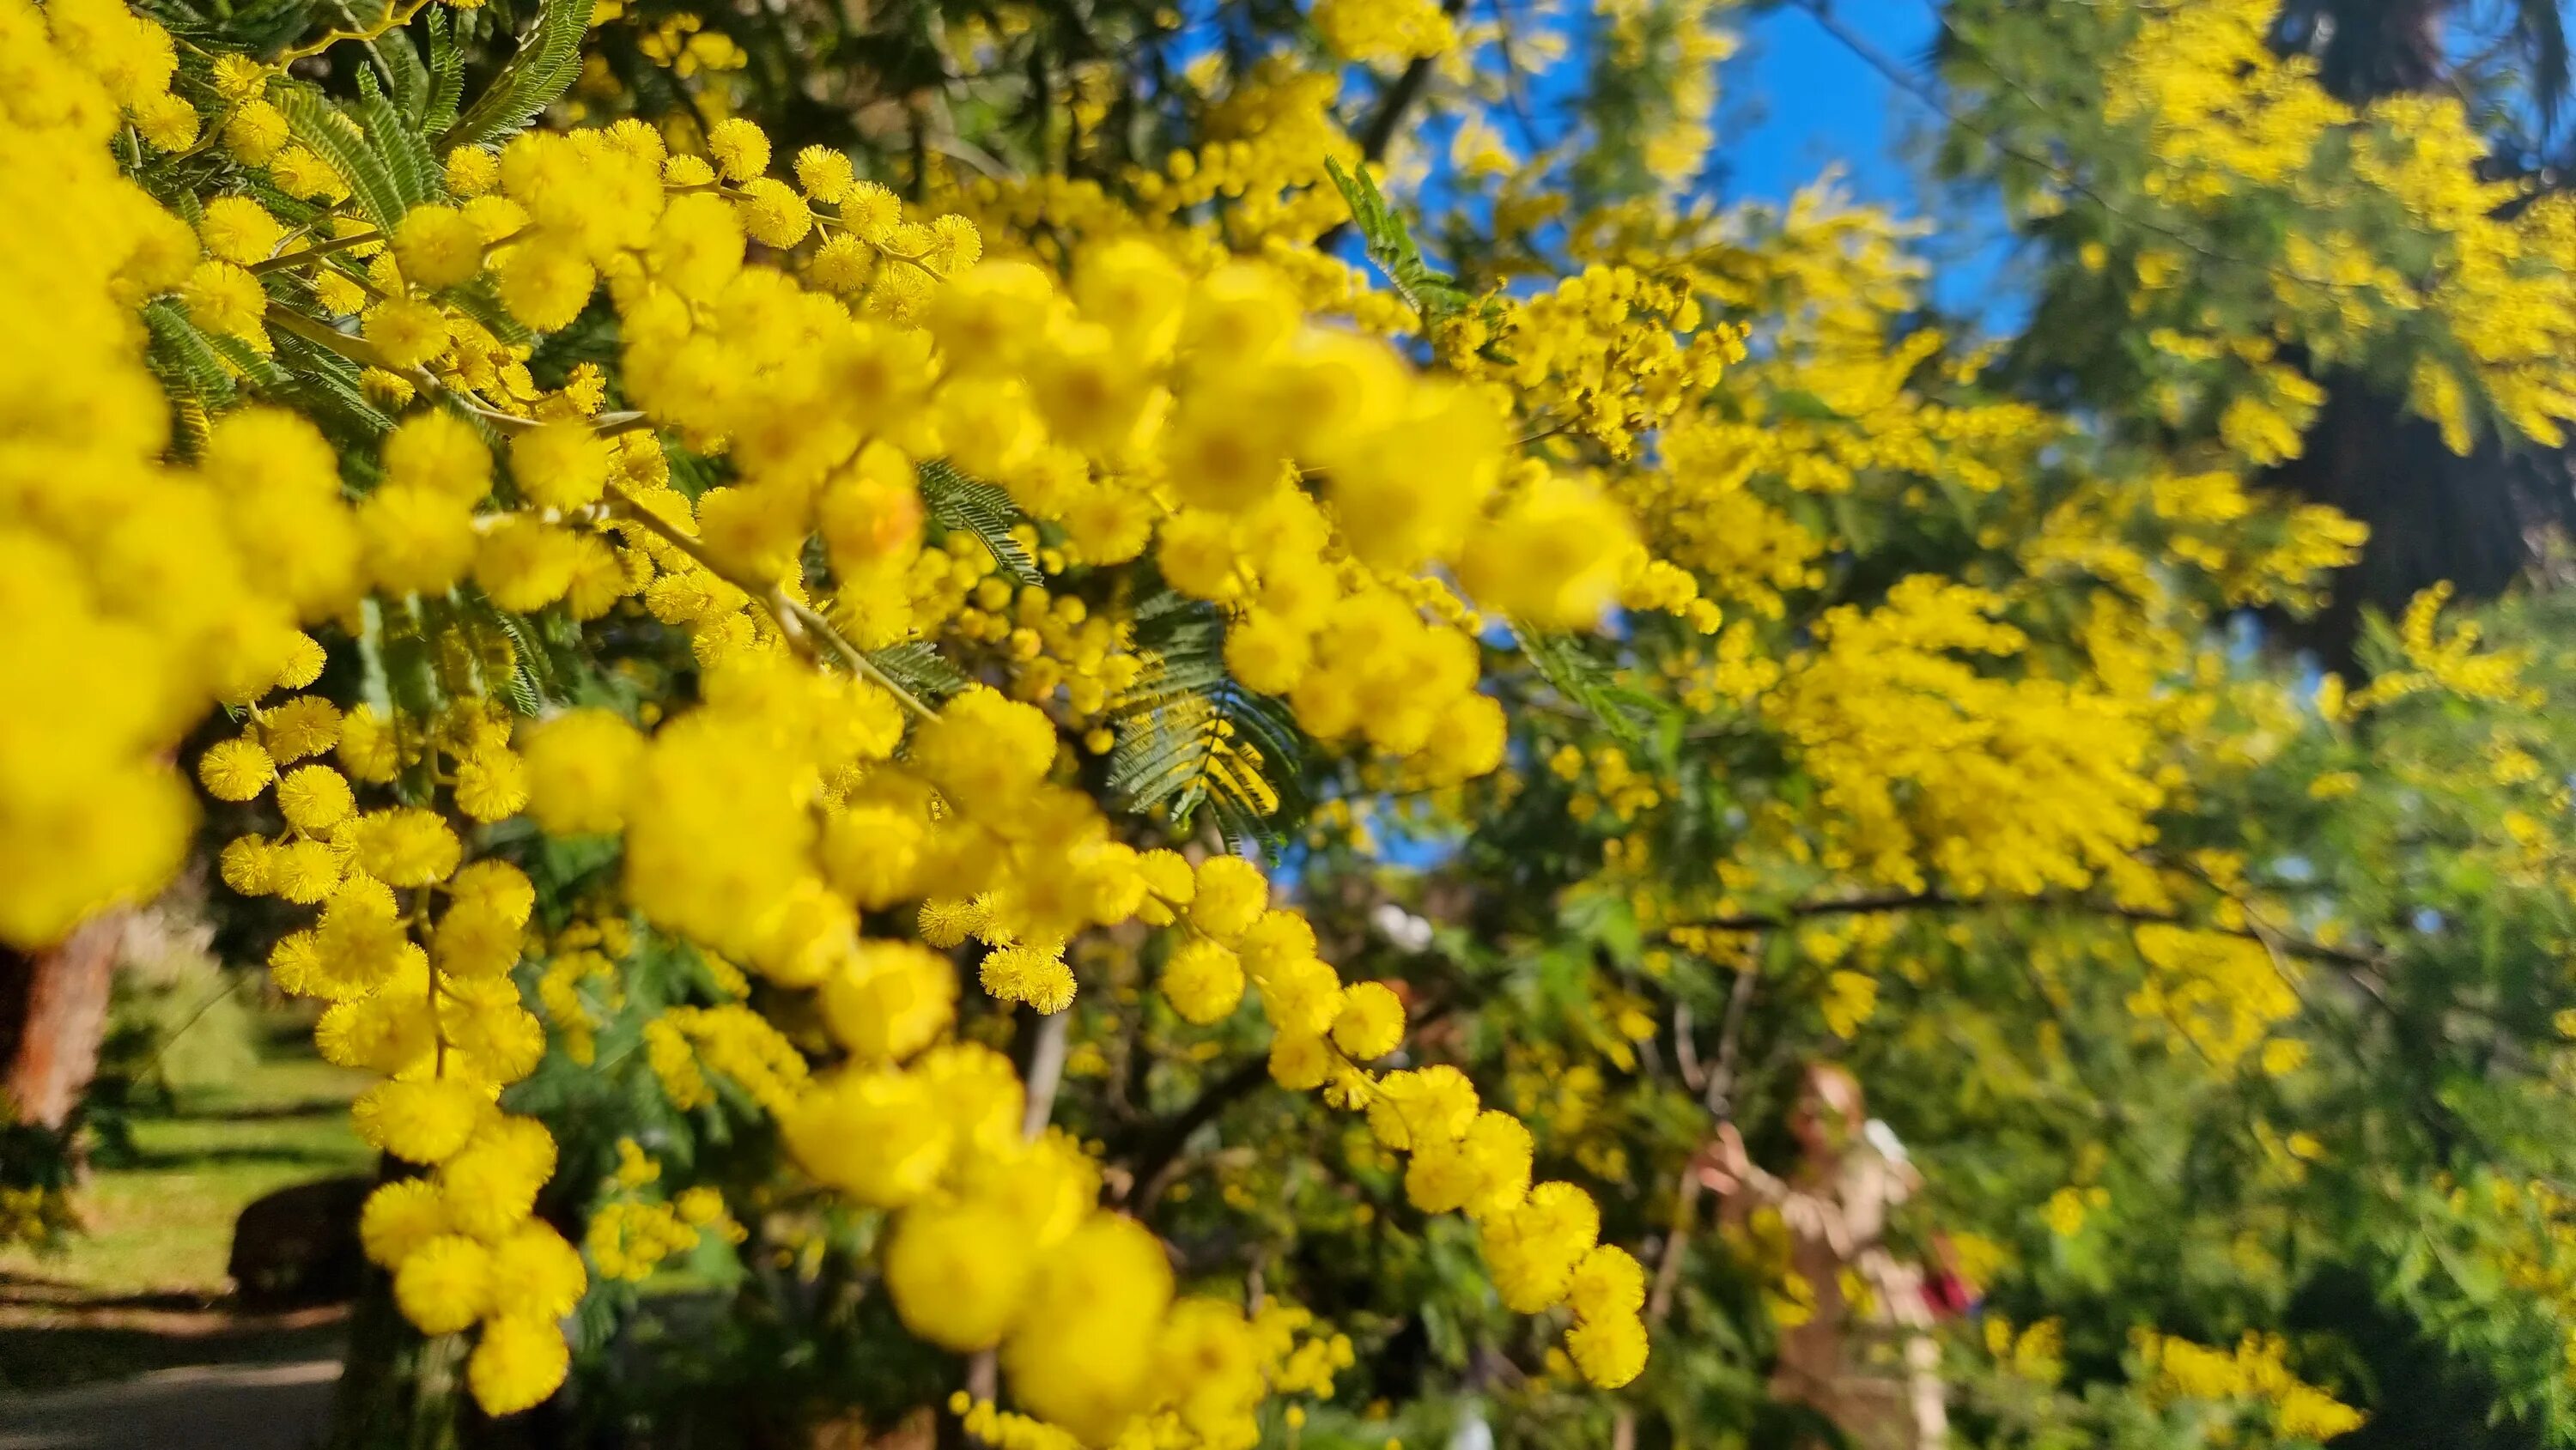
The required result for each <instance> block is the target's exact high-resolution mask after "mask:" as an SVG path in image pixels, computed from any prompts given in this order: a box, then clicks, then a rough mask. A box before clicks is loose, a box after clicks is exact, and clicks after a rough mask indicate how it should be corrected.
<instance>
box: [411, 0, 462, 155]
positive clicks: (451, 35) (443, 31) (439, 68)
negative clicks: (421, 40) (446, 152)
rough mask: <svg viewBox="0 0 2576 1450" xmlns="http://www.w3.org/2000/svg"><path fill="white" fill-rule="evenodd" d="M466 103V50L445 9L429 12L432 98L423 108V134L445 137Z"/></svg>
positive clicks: (443, 7) (437, 8)
mask: <svg viewBox="0 0 2576 1450" xmlns="http://www.w3.org/2000/svg"><path fill="white" fill-rule="evenodd" d="M464 99H465V47H464V46H463V45H461V44H459V43H458V41H457V37H456V27H455V25H454V24H453V23H451V22H450V21H449V19H448V12H447V8H446V7H445V6H439V7H436V8H434V9H432V10H431V11H430V12H429V97H428V99H427V100H426V101H425V102H424V103H423V104H422V106H421V113H420V133H421V134H422V135H423V136H437V135H442V134H444V133H445V132H446V131H447V130H448V128H450V127H452V126H454V125H455V124H456V108H457V106H458V104H459V103H461V102H462V101H463V100H464Z"/></svg>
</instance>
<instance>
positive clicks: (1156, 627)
mask: <svg viewBox="0 0 2576 1450" xmlns="http://www.w3.org/2000/svg"><path fill="white" fill-rule="evenodd" d="M1136 619H1137V643H1138V646H1139V647H1140V648H1141V649H1143V650H1145V651H1147V652H1148V653H1150V654H1151V655H1152V657H1153V658H1154V661H1155V663H1154V665H1153V666H1152V668H1151V669H1149V670H1148V672H1147V673H1146V674H1145V676H1144V677H1143V678H1142V679H1140V680H1139V681H1138V682H1137V684H1136V687H1135V688H1134V689H1132V690H1130V691H1129V692H1128V693H1127V695H1126V696H1125V697H1124V698H1122V699H1120V700H1119V701H1118V702H1117V703H1116V704H1115V705H1114V706H1113V707H1112V710H1111V715H1112V718H1113V720H1114V722H1115V727H1116V730H1117V734H1118V743H1117V745H1116V747H1115V748H1113V749H1112V750H1111V752H1110V756H1109V775H1108V786H1109V789H1110V790H1111V791H1112V792H1114V793H1115V794H1116V795H1117V796H1118V798H1119V800H1120V802H1121V804H1122V805H1123V806H1124V807H1125V808H1126V809H1128V810H1132V811H1136V812H1139V813H1154V812H1161V813H1163V814H1165V815H1167V816H1168V817H1169V819H1170V820H1171V821H1172V823H1173V824H1174V825H1176V826H1181V827H1186V826H1187V825H1188V824H1189V822H1190V819H1191V817H1192V816H1193V815H1195V814H1196V813H1197V811H1198V808H1199V807H1200V806H1202V805H1205V806H1206V807H1207V808H1208V810H1209V812H1210V813H1211V814H1212V815H1213V816H1214V817H1215V820H1216V824H1217V827H1218V829H1219V830H1220V831H1221V832H1223V833H1224V835H1225V837H1226V839H1227V841H1228V842H1230V843H1233V844H1236V845H1241V844H1244V843H1246V842H1252V841H1262V842H1269V843H1273V844H1275V843H1276V842H1278V841H1279V840H1280V839H1281V837H1282V834H1283V832H1284V830H1285V828H1286V827H1287V826H1290V825H1293V824H1294V823H1295V822H1297V821H1299V820H1302V819H1303V818H1304V816H1305V814H1306V810H1307V807H1308V802H1307V800H1306V795H1305V752H1304V747H1303V745H1302V743H1301V742H1302V739H1303V737H1302V736H1300V735H1299V733H1298V731H1297V725H1296V722H1295V721H1294V720H1293V719H1291V718H1290V717H1289V715H1288V712H1287V710H1286V708H1285V707H1284V706H1282V705H1281V704H1280V703H1279V702H1278V701H1277V700H1274V699H1271V698H1269V697H1268V696H1265V695H1257V694H1254V693H1253V692H1251V691H1249V690H1246V689H1244V688H1243V687H1242V686H1241V685H1240V684H1237V683H1236V682H1235V681H1234V680H1233V679H1232V678H1230V677H1229V676H1228V675H1227V674H1226V672H1225V663H1224V655H1223V651H1224V645H1225V629H1224V624H1223V622H1222V620H1221V619H1220V618H1219V617H1218V615H1217V611H1216V609H1215V607H1214V606H1212V605H1208V604H1205V603H1201V602H1199V601H1197V600H1191V599H1184V598H1182V597H1181V596H1180V595H1177V594H1171V593H1165V594H1161V595H1158V596H1156V597H1155V598H1153V599H1150V600H1147V601H1146V602H1145V604H1144V605H1143V606H1141V607H1140V608H1139V609H1138V610H1137V614H1136Z"/></svg>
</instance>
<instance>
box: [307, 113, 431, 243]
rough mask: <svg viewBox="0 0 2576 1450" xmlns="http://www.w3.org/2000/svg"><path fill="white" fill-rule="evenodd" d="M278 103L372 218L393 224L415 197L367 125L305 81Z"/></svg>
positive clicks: (379, 223)
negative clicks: (306, 86)
mask: <svg viewBox="0 0 2576 1450" xmlns="http://www.w3.org/2000/svg"><path fill="white" fill-rule="evenodd" d="M379 99H380V100H381V99H382V98H381V97H379ZM278 109H279V110H281V111H284V112H285V113H286V128H287V130H288V131H289V132H290V133H292V134H293V135H294V137H295V139H296V140H298V141H301V142H303V143H304V144H305V145H306V146H307V147H309V148H311V150H312V151H313V154H314V155H316V156H319V157H321V158H322V160H323V161H324V162H325V163H326V164H328V165H329V166H330V168H331V169H332V170H333V171H336V172H338V173H339V175H340V179H341V180H342V181H344V182H347V183H348V186H349V194H350V195H351V196H353V197H355V198H356V199H357V202H358V206H359V208H360V209H361V210H363V211H365V212H366V214H367V219H368V220H369V221H372V222H374V223H375V224H376V225H377V226H379V227H381V228H383V229H385V230H386V231H391V230H393V228H394V224H395V223H397V222H399V221H401V220H402V214H403V212H404V210H405V209H406V208H407V207H408V206H409V205H410V203H409V202H407V201H406V200H405V199H404V192H403V185H402V182H401V181H400V180H398V179H397V178H396V177H395V176H394V173H393V168H392V166H391V165H390V164H389V163H388V162H387V161H386V160H385V158H384V157H382V156H379V155H377V154H376V151H375V148H374V147H373V146H372V145H371V144H369V142H368V140H367V133H366V131H365V130H364V129H363V128H362V127H360V126H359V124H358V123H357V122H355V121H353V120H351V119H349V117H348V116H347V115H345V114H344V113H342V112H341V110H340V109H339V108H338V107H337V106H334V105H332V104H331V102H330V101H328V100H326V99H324V98H323V96H322V93H321V92H319V91H315V90H309V89H304V88H301V87H298V88H296V89H293V90H289V91H287V92H286V93H285V95H284V96H283V97H281V98H280V100H279V102H278Z"/></svg>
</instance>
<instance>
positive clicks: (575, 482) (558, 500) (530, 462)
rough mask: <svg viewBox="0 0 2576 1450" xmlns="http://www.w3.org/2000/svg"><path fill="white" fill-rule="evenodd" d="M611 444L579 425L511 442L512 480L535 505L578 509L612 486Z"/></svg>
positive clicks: (549, 427) (554, 426) (551, 427)
mask: <svg viewBox="0 0 2576 1450" xmlns="http://www.w3.org/2000/svg"><path fill="white" fill-rule="evenodd" d="M609 462H610V455H609V445H608V441H607V440H606V439H604V438H601V437H600V436H599V435H598V433H597V432H595V431H593V430H592V429H591V428H589V427H588V426H586V425H584V424H581V423H577V422H561V423H549V424H546V425H545V426H543V427H541V428H532V429H530V430H528V431H527V432H525V433H521V434H519V435H518V436H517V437H515V438H513V439H511V440H510V476H511V478H512V479H514V480H515V481H516V482H517V483H518V485H519V491H520V492H521V493H523V494H525V495H526V496H527V499H528V501H529V502H530V503H534V504H537V505H539V506H541V507H544V508H552V509H577V508H581V507H583V506H585V505H587V504H592V503H596V502H598V501H599V496H600V492H601V490H602V489H604V488H606V487H607V485H608V470H609Z"/></svg>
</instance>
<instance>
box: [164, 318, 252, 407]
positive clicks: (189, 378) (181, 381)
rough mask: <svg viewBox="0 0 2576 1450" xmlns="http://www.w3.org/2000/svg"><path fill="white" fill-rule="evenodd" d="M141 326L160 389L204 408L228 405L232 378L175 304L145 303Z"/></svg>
mask: <svg viewBox="0 0 2576 1450" xmlns="http://www.w3.org/2000/svg"><path fill="white" fill-rule="evenodd" d="M143 325H144V327H145V328H146V329H148V330H149V331H150V332H151V334H152V349H151V352H150V353H149V354H147V360H148V361H149V362H150V363H151V365H152V370H153V371H154V372H156V373H158V374H160V375H161V381H162V384H163V386H165V387H168V388H170V389H171V390H172V391H174V392H185V393H188V394H190V395H191V396H193V397H194V398H195V399H196V400H197V402H198V403H199V405H201V406H203V407H207V408H215V407H220V406H222V405H223V404H226V403H229V402H231V401H232V397H233V379H232V374H231V372H230V371H228V370H227V369H226V368H225V366H224V360H223V357H222V355H221V354H220V353H218V352H216V350H215V348H214V345H213V344H212V343H211V342H210V341H209V340H208V339H207V337H206V335H205V334H204V333H202V332H199V331H198V330H197V324H195V323H194V322H191V321H189V320H188V314H187V312H186V311H185V310H184V309H182V308H181V307H180V306H179V304H177V303H175V302H172V301H170V300H169V299H168V298H156V299H154V300H153V301H151V302H149V303H146V304H145V305H144V308H143Z"/></svg>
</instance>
